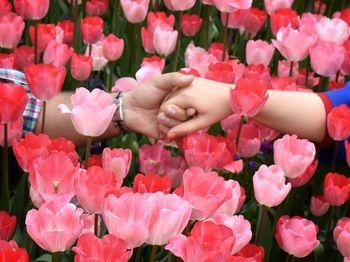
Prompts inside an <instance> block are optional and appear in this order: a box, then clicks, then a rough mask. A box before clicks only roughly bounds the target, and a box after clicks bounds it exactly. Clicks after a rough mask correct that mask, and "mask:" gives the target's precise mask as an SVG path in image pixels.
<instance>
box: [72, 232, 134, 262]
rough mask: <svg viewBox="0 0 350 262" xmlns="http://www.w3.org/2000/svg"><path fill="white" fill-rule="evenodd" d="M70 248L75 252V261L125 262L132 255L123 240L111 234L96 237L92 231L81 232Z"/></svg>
mask: <svg viewBox="0 0 350 262" xmlns="http://www.w3.org/2000/svg"><path fill="white" fill-rule="evenodd" d="M72 250H73V251H74V252H75V254H76V255H75V257H74V261H75V262H83V261H118V262H127V261H128V260H129V259H130V258H131V256H132V250H127V248H126V245H125V242H124V241H123V240H121V239H119V238H117V237H116V236H114V235H111V234H107V235H104V236H103V237H102V238H98V237H96V236H95V235H94V234H92V233H86V234H83V235H81V236H80V237H79V239H78V243H77V245H76V246H75V247H73V248H72Z"/></svg>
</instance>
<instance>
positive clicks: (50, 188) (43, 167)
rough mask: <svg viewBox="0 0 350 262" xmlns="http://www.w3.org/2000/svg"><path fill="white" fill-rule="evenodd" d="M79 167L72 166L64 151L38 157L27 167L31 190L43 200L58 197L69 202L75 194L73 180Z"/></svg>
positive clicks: (46, 200) (52, 199)
mask: <svg viewBox="0 0 350 262" xmlns="http://www.w3.org/2000/svg"><path fill="white" fill-rule="evenodd" d="M78 171H79V168H78V167H77V166H74V165H73V163H72V161H71V159H70V158H69V157H68V155H67V154H66V153H64V152H57V153H52V154H51V155H49V156H48V157H47V158H45V159H43V158H38V159H36V160H35V161H34V162H33V165H32V166H31V167H30V169H29V182H30V185H31V187H32V190H33V191H35V192H36V193H37V194H39V196H40V197H41V198H42V199H43V200H44V201H45V202H49V201H54V200H56V199H60V201H61V202H62V203H63V202H65V203H69V202H70V200H71V199H72V197H73V196H74V195H75V193H74V190H73V185H74V181H75V179H76V177H77V175H78Z"/></svg>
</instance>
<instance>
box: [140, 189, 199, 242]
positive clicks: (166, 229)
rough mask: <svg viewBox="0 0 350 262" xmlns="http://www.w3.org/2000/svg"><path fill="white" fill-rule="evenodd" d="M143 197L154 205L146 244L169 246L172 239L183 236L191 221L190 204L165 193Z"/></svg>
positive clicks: (148, 194) (149, 194)
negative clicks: (179, 235)
mask: <svg viewBox="0 0 350 262" xmlns="http://www.w3.org/2000/svg"><path fill="white" fill-rule="evenodd" d="M143 196H144V197H145V198H146V199H147V200H148V201H150V202H151V203H153V205H154V211H153V213H152V218H151V222H150V225H149V235H148V238H147V239H146V241H145V242H146V243H147V244H150V245H158V246H162V245H165V244H167V243H168V242H169V239H170V238H172V237H174V236H175V235H177V234H181V232H182V231H183V230H184V229H185V227H186V226H187V224H188V222H189V221H190V217H191V212H192V206H191V205H190V203H188V202H187V201H186V200H184V199H182V198H180V197H178V196H177V195H174V194H164V193H163V192H157V193H147V194H144V195H143Z"/></svg>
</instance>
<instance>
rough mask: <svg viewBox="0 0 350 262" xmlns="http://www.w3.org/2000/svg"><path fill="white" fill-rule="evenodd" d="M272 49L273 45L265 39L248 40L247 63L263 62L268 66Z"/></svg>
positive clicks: (273, 49) (273, 48)
mask: <svg viewBox="0 0 350 262" xmlns="http://www.w3.org/2000/svg"><path fill="white" fill-rule="evenodd" d="M274 51H275V47H274V46H273V45H272V44H269V43H268V42H266V41H262V40H256V41H254V40H249V41H248V43H247V47H246V59H247V64H248V65H250V64H263V65H265V66H268V65H269V64H270V61H271V59H272V56H273V53H274Z"/></svg>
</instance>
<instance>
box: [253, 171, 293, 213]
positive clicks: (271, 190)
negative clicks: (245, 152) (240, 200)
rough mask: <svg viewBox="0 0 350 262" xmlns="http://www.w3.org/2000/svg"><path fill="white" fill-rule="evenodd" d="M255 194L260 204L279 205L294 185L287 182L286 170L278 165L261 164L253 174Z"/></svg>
mask: <svg viewBox="0 0 350 262" xmlns="http://www.w3.org/2000/svg"><path fill="white" fill-rule="evenodd" d="M253 186H254V195H255V199H256V201H258V203H259V204H261V205H264V206H267V207H274V206H278V205H279V204H280V203H282V201H283V200H284V199H285V198H286V197H287V195H288V193H289V191H290V190H291V188H292V186H291V184H290V183H287V184H286V179H285V177H284V172H283V170H282V168H281V167H280V166H278V165H272V166H269V167H267V166H266V165H262V166H260V168H259V170H258V171H257V172H255V174H254V176H253Z"/></svg>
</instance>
